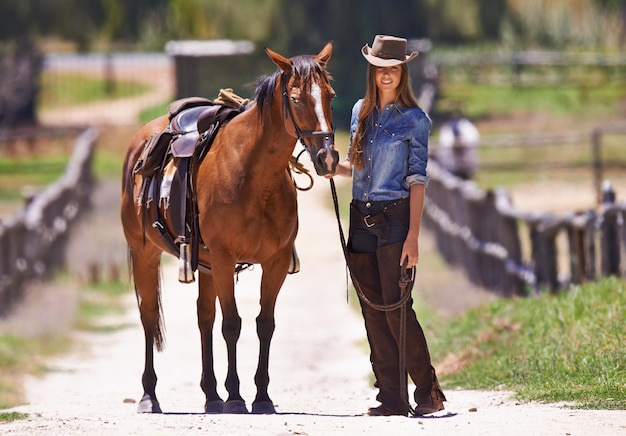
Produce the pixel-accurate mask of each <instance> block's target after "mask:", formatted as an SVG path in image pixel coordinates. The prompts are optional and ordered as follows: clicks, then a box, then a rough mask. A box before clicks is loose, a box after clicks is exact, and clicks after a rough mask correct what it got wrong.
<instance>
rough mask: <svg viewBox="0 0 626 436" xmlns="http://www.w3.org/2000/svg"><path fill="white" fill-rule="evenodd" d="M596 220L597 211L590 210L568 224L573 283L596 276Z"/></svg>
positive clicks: (573, 218) (575, 217)
mask: <svg viewBox="0 0 626 436" xmlns="http://www.w3.org/2000/svg"><path fill="white" fill-rule="evenodd" d="M595 221H596V214H595V212H593V211H588V212H585V213H583V214H578V215H575V216H574V217H572V218H571V219H570V223H569V225H568V226H567V238H568V242H569V253H570V269H571V277H570V281H571V283H582V282H584V281H587V280H593V279H594V278H595V275H596V269H595V264H596V252H595V232H594V225H595Z"/></svg>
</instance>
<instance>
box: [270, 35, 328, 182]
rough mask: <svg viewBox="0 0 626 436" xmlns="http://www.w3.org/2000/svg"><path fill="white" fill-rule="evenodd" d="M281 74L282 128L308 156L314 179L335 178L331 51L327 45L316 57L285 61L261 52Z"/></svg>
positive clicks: (298, 57) (299, 57)
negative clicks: (325, 176)
mask: <svg viewBox="0 0 626 436" xmlns="http://www.w3.org/2000/svg"><path fill="white" fill-rule="evenodd" d="M265 51H266V52H267V54H268V56H269V57H270V59H272V61H273V62H274V63H275V64H276V65H278V67H279V68H280V69H281V71H282V74H281V77H280V81H281V93H282V99H283V112H284V114H283V115H284V119H285V128H286V129H287V131H288V132H290V133H291V134H293V135H294V136H295V137H296V138H298V139H299V140H300V141H301V142H302V143H303V144H304V146H305V147H306V149H307V151H308V152H309V154H310V156H311V160H312V161H313V165H314V166H315V171H316V172H317V174H318V175H320V176H324V175H327V174H335V170H336V169H337V164H338V163H339V153H338V152H337V150H336V149H335V132H334V129H333V125H332V120H333V116H332V108H331V101H332V99H333V97H334V96H335V91H334V90H333V88H332V86H330V75H329V74H328V72H327V71H326V64H327V63H328V60H329V59H330V56H331V54H332V51H333V47H332V44H331V43H330V42H329V43H328V44H326V47H324V48H323V49H322V51H321V52H320V53H319V54H318V55H317V56H295V57H293V58H291V59H287V58H285V57H284V56H281V55H279V54H278V53H275V52H273V51H272V50H270V49H265Z"/></svg>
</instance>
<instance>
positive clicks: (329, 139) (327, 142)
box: [281, 73, 335, 148]
mask: <svg viewBox="0 0 626 436" xmlns="http://www.w3.org/2000/svg"><path fill="white" fill-rule="evenodd" d="M290 77H291V74H289V75H286V74H284V73H283V74H281V82H282V83H281V87H282V93H283V114H285V119H287V117H289V118H291V123H292V124H293V128H294V130H295V131H296V137H297V138H298V140H299V141H300V142H301V143H302V145H304V146H305V147H306V144H305V143H304V139H303V138H316V137H320V136H321V137H323V138H322V143H323V146H324V148H330V147H332V145H333V144H334V143H335V128H334V127H333V126H332V124H331V131H330V132H324V131H322V130H307V131H303V130H302V129H300V126H298V123H296V119H295V118H294V116H293V111H292V110H291V105H290V104H289V95H288V94H287V82H288V81H289V78H290Z"/></svg>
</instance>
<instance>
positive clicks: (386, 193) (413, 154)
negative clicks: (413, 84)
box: [348, 100, 431, 201]
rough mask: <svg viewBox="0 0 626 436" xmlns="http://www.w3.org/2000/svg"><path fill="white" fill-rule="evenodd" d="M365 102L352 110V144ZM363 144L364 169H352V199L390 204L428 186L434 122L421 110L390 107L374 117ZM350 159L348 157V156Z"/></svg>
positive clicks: (360, 101) (391, 105)
mask: <svg viewBox="0 0 626 436" xmlns="http://www.w3.org/2000/svg"><path fill="white" fill-rule="evenodd" d="M362 103H363V100H359V101H357V102H356V103H355V104H354V107H353V108H352V118H351V121H350V143H351V144H352V138H354V134H355V131H356V127H357V118H358V115H359V111H360V109H361V105H362ZM371 118H372V120H371V121H372V122H371V124H370V126H369V127H368V129H367V132H366V135H365V138H364V139H365V143H364V144H363V169H361V170H358V169H357V168H356V167H353V169H352V198H353V199H355V200H361V201H389V200H397V199H400V198H405V197H408V196H409V188H410V186H411V185H413V184H415V183H421V184H423V185H427V184H428V176H427V175H426V164H427V163H428V135H429V134H430V128H431V121H430V118H428V115H426V114H425V113H424V111H422V110H421V109H420V108H403V107H400V106H398V105H394V104H390V105H387V106H386V107H385V108H384V109H383V112H382V113H379V111H378V108H376V109H374V112H373V113H372V116H371ZM348 155H349V153H348Z"/></svg>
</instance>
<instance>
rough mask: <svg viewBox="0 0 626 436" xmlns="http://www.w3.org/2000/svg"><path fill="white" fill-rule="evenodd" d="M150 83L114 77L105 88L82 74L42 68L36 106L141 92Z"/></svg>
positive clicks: (54, 106) (71, 102) (80, 102)
mask: <svg viewBox="0 0 626 436" xmlns="http://www.w3.org/2000/svg"><path fill="white" fill-rule="evenodd" d="M149 90H150V86H149V85H146V84H143V83H140V82H133V81H116V82H115V84H114V86H112V87H111V88H110V89H108V85H107V82H106V81H104V80H102V79H100V78H94V77H89V76H86V75H83V74H72V73H58V72H55V73H54V74H52V73H50V72H44V73H43V74H42V77H41V95H40V99H39V107H40V108H41V109H44V110H45V109H52V108H59V107H69V106H73V105H77V104H84V103H90V102H95V101H103V100H111V99H117V98H125V97H132V96H136V95H141V94H143V93H146V92H147V91H149Z"/></svg>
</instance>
